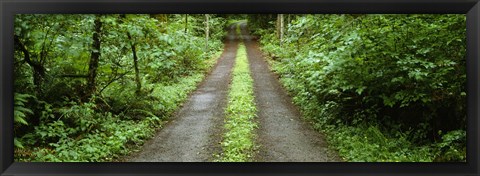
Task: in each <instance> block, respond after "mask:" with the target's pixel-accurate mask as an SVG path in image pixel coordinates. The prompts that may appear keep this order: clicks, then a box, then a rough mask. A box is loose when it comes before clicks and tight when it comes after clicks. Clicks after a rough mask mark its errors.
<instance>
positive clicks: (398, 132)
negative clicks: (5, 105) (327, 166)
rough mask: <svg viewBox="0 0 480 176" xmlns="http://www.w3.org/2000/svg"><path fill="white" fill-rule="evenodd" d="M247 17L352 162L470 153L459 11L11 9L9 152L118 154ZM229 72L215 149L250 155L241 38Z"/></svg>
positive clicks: (184, 91)
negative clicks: (27, 11)
mask: <svg viewBox="0 0 480 176" xmlns="http://www.w3.org/2000/svg"><path fill="white" fill-rule="evenodd" d="M245 18H247V20H239V19H245ZM246 21H248V25H249V27H248V28H249V29H250V30H252V31H253V32H254V33H255V34H256V35H258V37H260V39H259V41H260V44H261V45H262V49H263V50H264V51H265V52H266V53H267V54H268V56H269V58H270V59H269V62H270V64H271V67H272V69H273V70H274V71H275V72H277V73H278V75H279V76H280V81H281V82H282V84H283V85H284V86H285V88H286V89H287V90H288V91H289V92H290V93H291V95H292V96H293V101H294V102H295V103H296V104H297V105H298V106H299V107H300V109H301V110H302V114H303V115H304V117H305V118H307V120H309V121H311V122H312V124H313V126H314V127H315V128H316V129H317V130H319V131H321V132H323V133H325V134H326V136H327V139H328V142H329V143H330V144H331V147H333V148H335V149H336V150H337V151H338V152H339V153H340V155H341V156H342V157H343V158H344V159H345V160H346V161H374V162H376V161H394V162H401V161H420V162H430V161H438V162H442V161H466V130H465V129H466V123H467V122H466V88H465V85H466V70H465V69H466V67H465V65H466V59H465V54H466V38H465V37H466V30H465V29H466V27H465V26H466V25H465V21H466V17H465V15H427V14H423V15H417V14H409V15H366V14H351V15H348V14H343V15H320V14H319V15H308V14H307V15H305V14H295V15H287V14H276V15H273V14H262V15H254V14H249V15H227V14H193V15H192V14H182V15H180V14H148V15H147V14H135V15H131V14H126V15H118V14H109V15H106V14H103V15H100V14H98V15H88V14H78V15H66V14H62V15H53V14H36V15H32V14H20V15H16V16H15V28H14V40H15V51H14V80H15V82H14V100H13V102H14V117H13V118H14V122H15V123H14V133H15V136H14V145H15V161H62V162H63V161H65V162H72V161H118V160H121V159H122V156H124V155H127V154H129V153H130V152H131V151H133V150H136V149H138V148H139V147H140V146H141V145H142V144H143V143H144V141H145V140H146V139H149V138H151V137H152V135H153V134H154V133H155V132H156V131H157V130H158V129H160V128H161V127H162V125H163V124H164V123H165V122H166V121H167V120H168V118H169V117H171V116H172V114H173V113H174V112H175V111H176V110H177V109H178V108H179V107H180V106H181V105H182V103H183V102H184V101H185V100H186V99H187V97H188V95H189V93H190V92H192V91H193V90H194V89H196V86H197V84H198V83H199V82H200V81H201V80H202V79H203V78H204V76H205V74H206V73H207V72H209V70H210V69H211V67H212V66H213V65H214V64H215V63H216V58H218V57H219V54H220V51H221V49H222V48H223V42H222V40H224V39H225V38H224V37H225V34H226V32H225V29H227V26H228V27H229V26H230V25H231V24H234V23H235V24H237V25H236V28H235V29H234V30H235V31H236V32H237V34H238V33H240V32H241V31H240V27H239V25H238V24H240V23H243V22H246ZM228 29H230V28H228ZM256 38H257V36H255V37H253V38H252V39H256ZM232 74H233V80H232V84H231V88H230V92H229V95H228V105H227V108H226V109H225V113H226V119H225V122H226V124H225V131H226V133H225V134H224V136H223V141H222V142H221V144H220V145H221V147H222V150H223V153H221V154H219V155H218V158H217V160H218V161H251V160H252V157H253V156H252V155H253V153H254V150H255V148H256V146H255V143H254V138H255V133H254V131H255V129H256V128H257V125H256V123H255V114H256V106H255V103H254V95H253V80H252V78H251V77H250V73H249V67H248V60H247V54H246V49H245V46H244V45H243V44H241V45H240V46H239V49H238V53H237V58H236V65H235V67H234V70H233V72H232ZM279 133H281V131H279Z"/></svg>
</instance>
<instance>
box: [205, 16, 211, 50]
mask: <svg viewBox="0 0 480 176" xmlns="http://www.w3.org/2000/svg"><path fill="white" fill-rule="evenodd" d="M209 18H210V17H209V15H208V14H205V52H208V38H209V37H210V25H209V22H208V21H209Z"/></svg>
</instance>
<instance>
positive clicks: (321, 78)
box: [249, 14, 466, 162]
mask: <svg viewBox="0 0 480 176" xmlns="http://www.w3.org/2000/svg"><path fill="white" fill-rule="evenodd" d="M249 22H251V24H250V29H252V30H254V32H255V33H256V34H257V35H260V36H261V39H260V42H261V44H262V45H263V50H264V51H265V52H267V53H268V54H269V56H270V58H271V61H270V63H271V65H272V68H273V69H274V70H275V72H277V73H279V75H280V77H281V78H280V79H281V82H282V83H283V85H284V86H285V87H286V88H287V89H288V90H289V91H290V92H291V94H292V95H293V97H294V102H295V103H296V104H297V105H299V106H300V107H301V109H302V113H303V115H304V116H305V117H306V118H308V119H310V120H311V121H312V122H313V123H314V126H315V128H316V129H318V130H320V131H322V132H324V133H326V134H327V135H326V136H327V138H328V141H329V143H330V144H332V146H333V147H334V148H336V149H337V150H338V151H339V153H340V155H341V156H342V157H343V158H344V159H345V160H347V161H374V162H375V161H393V162H395V161H466V132H465V128H466V100H465V99H466V89H465V85H466V71H465V69H466V67H465V64H466V60H465V53H466V52H465V51H466V49H465V47H466V42H465V41H466V39H465V36H466V35H465V33H466V30H465V29H466V27H465V15H413V14H412V15H276V16H275V15H250V18H249Z"/></svg>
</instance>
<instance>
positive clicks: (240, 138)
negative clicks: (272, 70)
mask: <svg viewBox="0 0 480 176" xmlns="http://www.w3.org/2000/svg"><path fill="white" fill-rule="evenodd" d="M232 74H233V78H232V84H231V87H230V92H229V94H228V105H227V108H226V109H225V114H226V119H225V129H226V133H225V134H224V136H223V141H222V143H221V145H222V149H223V154H222V156H221V159H220V161H226V162H244V161H249V160H250V159H251V158H252V156H253V149H254V145H255V144H254V138H255V134H254V129H255V128H256V127H257V124H256V123H255V122H254V118H255V117H256V111H257V109H256V106H255V101H254V100H255V97H254V95H253V79H252V77H251V76H250V70H249V67H248V60H247V51H246V49H245V45H243V44H240V45H239V48H238V52H237V56H236V63H235V66H234V68H233V72H232Z"/></svg>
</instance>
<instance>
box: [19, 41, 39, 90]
mask: <svg viewBox="0 0 480 176" xmlns="http://www.w3.org/2000/svg"><path fill="white" fill-rule="evenodd" d="M14 42H15V46H17V47H18V48H19V49H20V50H21V51H22V53H23V55H24V59H25V62H27V64H28V65H30V67H32V70H33V76H32V77H33V84H34V85H35V91H36V94H37V95H38V96H40V95H42V84H43V79H44V78H45V67H44V66H43V65H42V64H40V63H38V62H35V61H32V60H31V57H30V56H31V55H30V52H29V51H28V50H27V47H25V45H24V44H23V43H22V42H21V41H20V37H19V36H17V35H15V36H14Z"/></svg>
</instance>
